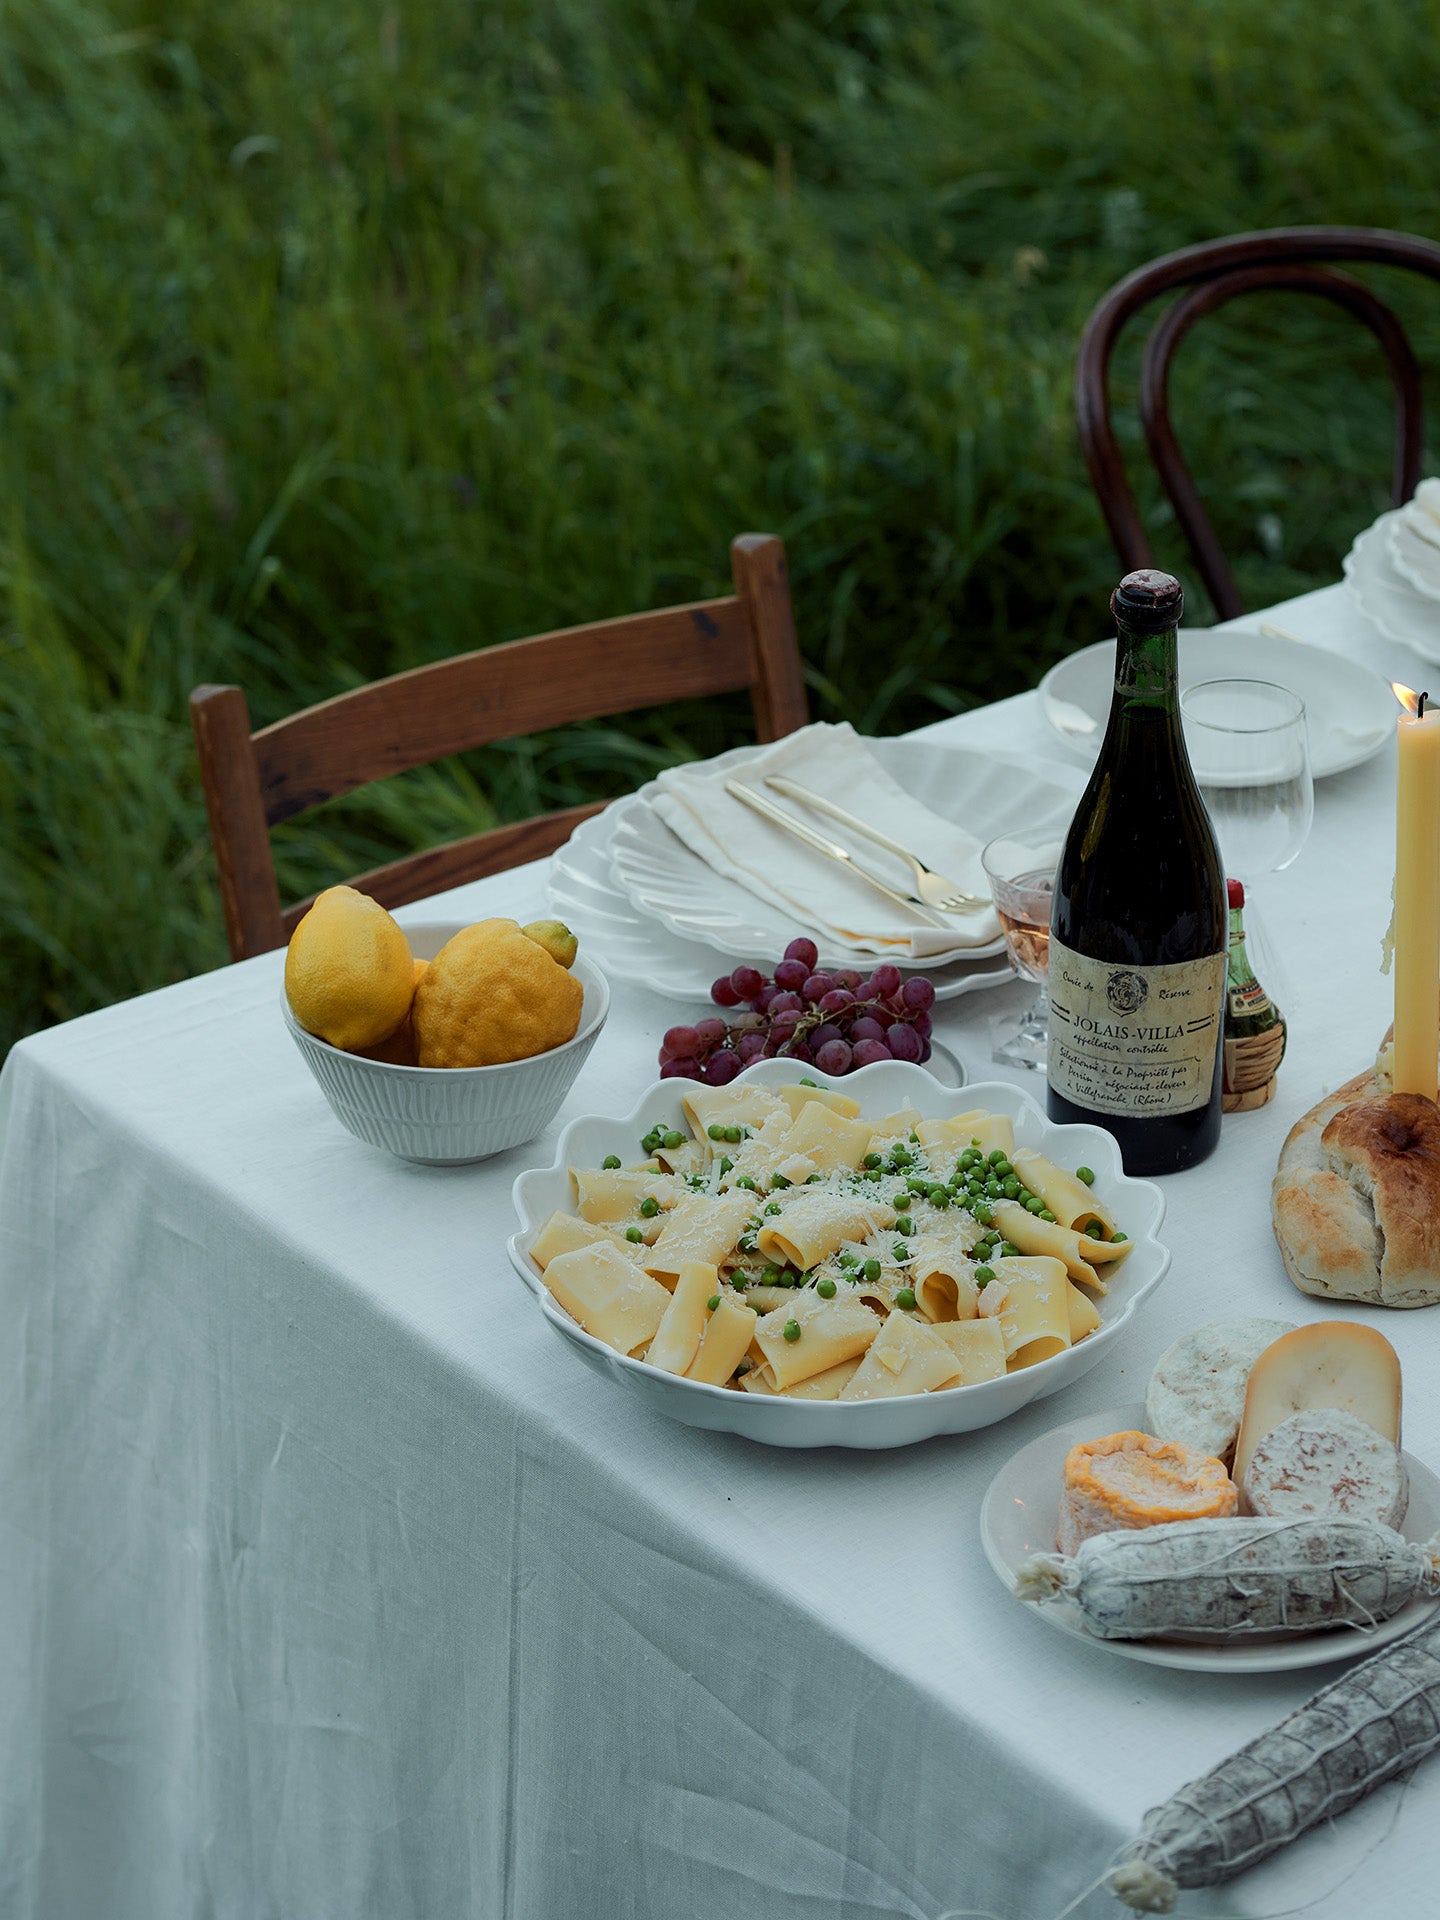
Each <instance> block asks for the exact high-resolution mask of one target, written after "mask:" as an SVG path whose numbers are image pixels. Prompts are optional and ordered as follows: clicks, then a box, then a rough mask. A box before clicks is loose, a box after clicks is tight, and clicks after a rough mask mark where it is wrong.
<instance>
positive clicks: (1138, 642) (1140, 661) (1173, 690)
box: [1115, 627, 1180, 713]
mask: <svg viewBox="0 0 1440 1920" xmlns="http://www.w3.org/2000/svg"><path fill="white" fill-rule="evenodd" d="M1179 689H1180V673H1179V647H1178V644H1177V636H1176V629H1175V628H1174V627H1170V628H1168V629H1167V630H1166V631H1165V632H1164V633H1127V632H1126V631H1125V629H1124V627H1121V628H1119V630H1118V632H1117V634H1116V647H1115V692H1116V694H1117V695H1118V696H1119V697H1120V698H1121V699H1122V700H1124V701H1125V702H1126V704H1127V705H1129V704H1131V703H1132V702H1133V703H1134V705H1135V706H1137V707H1141V708H1144V707H1159V708H1161V709H1163V710H1165V711H1168V712H1172V713H1173V712H1174V711H1176V709H1177V706H1178V701H1179Z"/></svg>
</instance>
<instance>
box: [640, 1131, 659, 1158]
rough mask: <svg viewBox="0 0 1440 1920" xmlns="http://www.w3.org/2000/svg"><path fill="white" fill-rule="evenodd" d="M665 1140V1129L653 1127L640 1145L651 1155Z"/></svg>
mask: <svg viewBox="0 0 1440 1920" xmlns="http://www.w3.org/2000/svg"><path fill="white" fill-rule="evenodd" d="M664 1138H665V1129H664V1128H663V1127H652V1128H651V1129H650V1131H649V1132H648V1133H647V1134H646V1135H645V1138H644V1139H643V1140H642V1141H641V1142H640V1144H641V1146H642V1147H643V1148H644V1149H645V1151H646V1152H647V1153H649V1152H650V1150H651V1149H652V1148H653V1147H658V1146H659V1144H660V1142H661V1141H662V1140H663V1139H664Z"/></svg>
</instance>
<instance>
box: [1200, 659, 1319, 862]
mask: <svg viewBox="0 0 1440 1920" xmlns="http://www.w3.org/2000/svg"><path fill="white" fill-rule="evenodd" d="M1180 713H1181V717H1182V720H1183V723H1184V728H1185V744H1186V746H1187V747H1188V749H1189V752H1190V765H1191V766H1192V767H1193V768H1194V770H1195V778H1196V781H1197V782H1198V783H1199V787H1200V792H1201V794H1202V795H1203V797H1204V800H1205V805H1206V806H1207V807H1208V808H1209V810H1210V819H1211V821H1212V823H1213V824H1214V827H1215V837H1216V839H1217V840H1218V841H1219V842H1220V857H1221V859H1222V860H1223V862H1224V864H1225V871H1226V873H1227V874H1230V875H1232V876H1233V877H1234V878H1235V879H1237V880H1243V881H1246V882H1250V881H1254V880H1256V879H1258V878H1259V876H1260V875H1261V874H1264V873H1278V872H1279V871H1280V869H1281V868H1282V867H1288V866H1289V865H1290V862H1291V861H1292V860H1293V859H1294V858H1295V856H1296V855H1297V854H1298V853H1299V851H1300V849H1301V848H1302V847H1303V846H1304V844H1305V842H1306V839H1307V838H1308V837H1309V833H1310V823H1311V820H1312V819H1313V817H1314V812H1315V787H1314V783H1313V781H1312V779H1311V775H1310V749H1309V742H1308V740H1307V737H1306V731H1305V702H1304V701H1303V700H1302V699H1301V698H1300V696H1299V694H1298V693H1292V692H1291V691H1290V689H1289V688H1288V687H1279V686H1276V685H1275V684H1274V683H1273V682H1272V681H1269V680H1201V681H1199V682H1198V683H1197V684H1196V685H1195V686H1193V687H1187V688H1186V689H1185V691H1184V693H1182V694H1181V696H1180Z"/></svg>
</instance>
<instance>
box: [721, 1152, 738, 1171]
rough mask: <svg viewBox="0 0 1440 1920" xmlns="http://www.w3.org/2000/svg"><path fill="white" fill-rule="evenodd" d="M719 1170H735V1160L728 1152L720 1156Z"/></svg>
mask: <svg viewBox="0 0 1440 1920" xmlns="http://www.w3.org/2000/svg"><path fill="white" fill-rule="evenodd" d="M720 1171H721V1173H733V1172H734V1171H735V1162H734V1161H733V1160H732V1159H731V1158H730V1156H729V1154H728V1153H722V1154H721V1156H720Z"/></svg>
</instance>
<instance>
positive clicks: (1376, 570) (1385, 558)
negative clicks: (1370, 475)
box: [1344, 507, 1440, 663]
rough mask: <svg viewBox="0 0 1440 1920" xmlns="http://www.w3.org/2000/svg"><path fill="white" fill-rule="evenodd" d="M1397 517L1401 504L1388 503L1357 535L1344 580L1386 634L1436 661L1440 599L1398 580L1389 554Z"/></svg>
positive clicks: (1438, 659)
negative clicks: (1369, 524) (1386, 509)
mask: <svg viewBox="0 0 1440 1920" xmlns="http://www.w3.org/2000/svg"><path fill="white" fill-rule="evenodd" d="M1399 518H1400V509H1399V508H1398V507H1397V508H1392V509H1391V511H1390V512H1389V513H1382V514H1381V515H1380V518H1379V519H1378V520H1376V521H1375V522H1374V524H1373V525H1371V526H1368V527H1366V529H1365V531H1364V532H1363V533H1360V534H1357V535H1356V537H1355V542H1354V544H1353V545H1352V547H1351V548H1350V551H1349V552H1348V553H1347V554H1346V556H1345V560H1344V570H1345V584H1346V585H1347V586H1348V587H1349V589H1350V592H1351V594H1352V595H1353V596H1354V598H1355V600H1356V601H1357V603H1358V604H1359V607H1360V611H1361V612H1362V613H1363V614H1365V615H1366V617H1367V618H1368V619H1369V620H1370V621H1371V622H1372V623H1373V624H1374V625H1375V626H1376V627H1377V628H1378V629H1379V631H1380V632H1381V633H1382V634H1384V636H1385V638H1386V639H1387V640H1395V641H1398V642H1399V644H1400V645H1401V646H1402V647H1409V648H1410V649H1411V651H1412V652H1414V653H1418V654H1419V656H1420V658H1421V659H1422V660H1429V661H1431V662H1432V663H1433V662H1440V603H1437V602H1436V601H1434V600H1430V599H1427V597H1426V596H1425V595H1424V594H1423V593H1417V591H1416V590H1415V588H1414V587H1413V586H1411V584H1410V582H1409V581H1408V580H1402V579H1401V577H1400V575H1399V574H1398V573H1397V572H1396V571H1395V564H1394V561H1393V560H1392V559H1391V556H1390V529H1391V527H1393V526H1394V524H1395V522H1396V521H1397V520H1398V519H1399Z"/></svg>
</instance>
